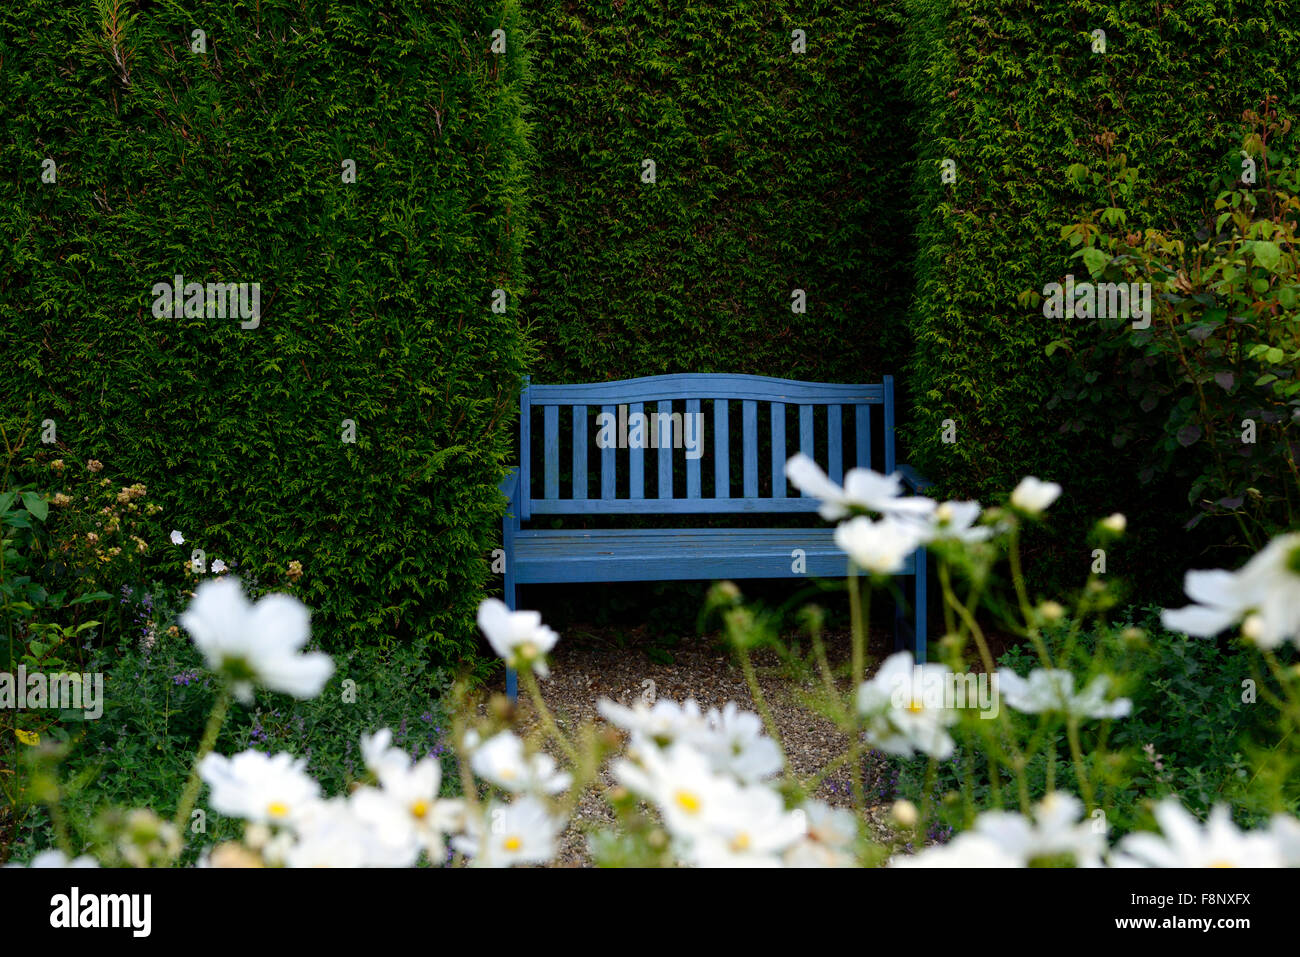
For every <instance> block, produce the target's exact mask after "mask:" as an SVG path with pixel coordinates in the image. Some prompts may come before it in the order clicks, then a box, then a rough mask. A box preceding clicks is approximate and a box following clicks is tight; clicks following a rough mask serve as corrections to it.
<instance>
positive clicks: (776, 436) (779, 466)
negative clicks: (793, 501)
mask: <svg viewBox="0 0 1300 957" xmlns="http://www.w3.org/2000/svg"><path fill="white" fill-rule="evenodd" d="M745 494H746V495H748V494H749V493H748V491H747V492H746V493H745ZM772 497H773V498H785V403H784V402H773V403H772Z"/></svg>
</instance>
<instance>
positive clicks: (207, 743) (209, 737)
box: [173, 683, 231, 834]
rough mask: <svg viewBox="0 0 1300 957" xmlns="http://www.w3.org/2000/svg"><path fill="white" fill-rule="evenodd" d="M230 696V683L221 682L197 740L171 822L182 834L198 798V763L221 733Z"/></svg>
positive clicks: (209, 751)
mask: <svg viewBox="0 0 1300 957" xmlns="http://www.w3.org/2000/svg"><path fill="white" fill-rule="evenodd" d="M230 698H231V691H230V685H229V684H228V683H227V684H222V686H221V691H220V693H218V695H217V701H216V704H214V705H213V706H212V713H211V714H210V715H208V726H207V727H206V728H204V729H203V740H202V741H200V742H199V750H198V753H197V754H195V755H194V766H193V767H192V768H190V777H189V780H187V781H186V782H185V790H184V792H182V794H181V803H180V806H179V807H177V809H176V818H175V820H174V821H173V823H174V824H175V825H176V830H178V831H180V832H181V833H182V834H184V833H185V829H186V826H187V825H188V823H189V817H190V812H191V811H192V810H194V802H195V801H196V800H198V796H199V785H200V783H201V781H200V779H199V764H200V763H201V762H202V761H203V759H204V758H206V757H207V756H208V754H209V753H211V751H212V749H213V747H215V746H216V743H217V735H218V734H220V733H221V726H222V724H224V723H225V720H226V713H227V712H228V711H229V710H230Z"/></svg>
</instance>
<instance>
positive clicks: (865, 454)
mask: <svg viewBox="0 0 1300 957" xmlns="http://www.w3.org/2000/svg"><path fill="white" fill-rule="evenodd" d="M853 416H854V426H855V431H856V433H857V443H858V468H860V469H869V468H871V406H869V405H858V406H854V408H853Z"/></svg>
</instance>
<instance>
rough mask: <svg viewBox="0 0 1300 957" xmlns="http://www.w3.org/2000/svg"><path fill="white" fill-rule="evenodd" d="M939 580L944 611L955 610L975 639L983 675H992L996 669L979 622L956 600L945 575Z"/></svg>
mask: <svg viewBox="0 0 1300 957" xmlns="http://www.w3.org/2000/svg"><path fill="white" fill-rule="evenodd" d="M946 571H947V569H944V572H946ZM940 579H941V584H942V585H943V597H944V607H945V609H946V608H947V607H948V606H949V605H951V606H952V608H953V609H954V610H956V612H957V616H958V617H959V618H961V620H962V624H964V625H965V626H966V628H967V629H969V630H970V633H971V637H973V638H974V639H975V645H976V647H977V648H979V653H980V661H982V662H983V663H984V672H985V674H989V675H991V674H993V672H994V671H995V670H996V667H995V665H994V663H993V653H992V652H990V651H989V645H988V642H987V641H985V639H984V629H982V628H980V626H979V622H977V621H976V620H975V616H974V614H972V613H971V609H970V608H969V607H967V606H966V605H964V604H963V603H962V602H961V601H960V600H959V599H958V598H957V595H956V594H955V593H954V592H953V590H952V583H951V582H950V581H949V580H948V576H947V574H941V575H940Z"/></svg>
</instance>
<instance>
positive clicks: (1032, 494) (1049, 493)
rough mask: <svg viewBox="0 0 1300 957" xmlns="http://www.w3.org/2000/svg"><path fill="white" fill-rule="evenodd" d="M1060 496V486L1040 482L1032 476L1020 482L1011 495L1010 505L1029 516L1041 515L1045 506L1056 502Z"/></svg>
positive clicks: (1053, 483)
mask: <svg viewBox="0 0 1300 957" xmlns="http://www.w3.org/2000/svg"><path fill="white" fill-rule="evenodd" d="M1060 494H1061V486H1059V485H1057V484H1056V483H1055V482H1040V481H1039V480H1038V479H1036V478H1034V477H1033V476H1032V475H1030V476H1028V477H1026V478H1023V479H1021V480H1020V484H1019V485H1017V486H1016V487H1015V490H1014V491H1013V492H1012V493H1011V504H1012V505H1014V506H1015V507H1016V508H1018V509H1020V511H1022V512H1028V513H1029V514H1030V515H1039V514H1041V513H1042V512H1043V511H1044V509H1046V508H1047V506H1049V505H1051V504H1052V503H1053V502H1055V501H1056V499H1057V496H1059V495H1060Z"/></svg>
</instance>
